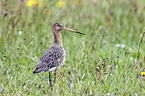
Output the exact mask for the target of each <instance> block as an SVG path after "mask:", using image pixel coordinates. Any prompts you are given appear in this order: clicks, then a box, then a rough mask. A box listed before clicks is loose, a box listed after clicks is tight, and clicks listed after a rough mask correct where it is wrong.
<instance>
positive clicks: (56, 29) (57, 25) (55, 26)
mask: <svg viewBox="0 0 145 96" xmlns="http://www.w3.org/2000/svg"><path fill="white" fill-rule="evenodd" d="M53 30H54V33H55V32H60V31H61V30H69V31H72V32H75V33H79V34H82V35H85V34H84V33H81V32H79V31H75V30H72V29H69V28H66V27H65V26H63V25H62V24H60V23H54V24H53Z"/></svg>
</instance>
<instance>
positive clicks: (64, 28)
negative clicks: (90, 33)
mask: <svg viewBox="0 0 145 96" xmlns="http://www.w3.org/2000/svg"><path fill="white" fill-rule="evenodd" d="M62 29H63V30H69V31H72V32H75V33H79V34H82V35H85V34H84V33H82V32H79V31H76V30H72V29H69V28H66V27H63V28H62Z"/></svg>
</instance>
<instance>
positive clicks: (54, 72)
mask: <svg viewBox="0 0 145 96" xmlns="http://www.w3.org/2000/svg"><path fill="white" fill-rule="evenodd" d="M54 75H55V77H54V83H55V80H56V71H55V72H54Z"/></svg>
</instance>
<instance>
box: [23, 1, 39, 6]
mask: <svg viewBox="0 0 145 96" xmlns="http://www.w3.org/2000/svg"><path fill="white" fill-rule="evenodd" d="M34 5H38V7H41V1H40V0H28V1H27V3H26V6H28V7H32V6H34Z"/></svg>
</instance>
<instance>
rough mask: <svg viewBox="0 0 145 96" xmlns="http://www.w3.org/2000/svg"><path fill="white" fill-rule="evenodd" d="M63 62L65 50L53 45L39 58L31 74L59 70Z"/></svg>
mask: <svg viewBox="0 0 145 96" xmlns="http://www.w3.org/2000/svg"><path fill="white" fill-rule="evenodd" d="M64 60H65V50H64V48H63V47H61V46H58V45H56V44H53V45H52V46H51V47H50V48H49V49H48V50H46V51H45V52H44V53H43V55H42V56H41V58H40V61H39V62H38V65H37V67H36V69H35V71H34V72H33V73H34V74H35V73H40V72H44V71H53V70H55V69H56V70H57V69H59V68H60V66H62V65H63V63H64Z"/></svg>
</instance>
